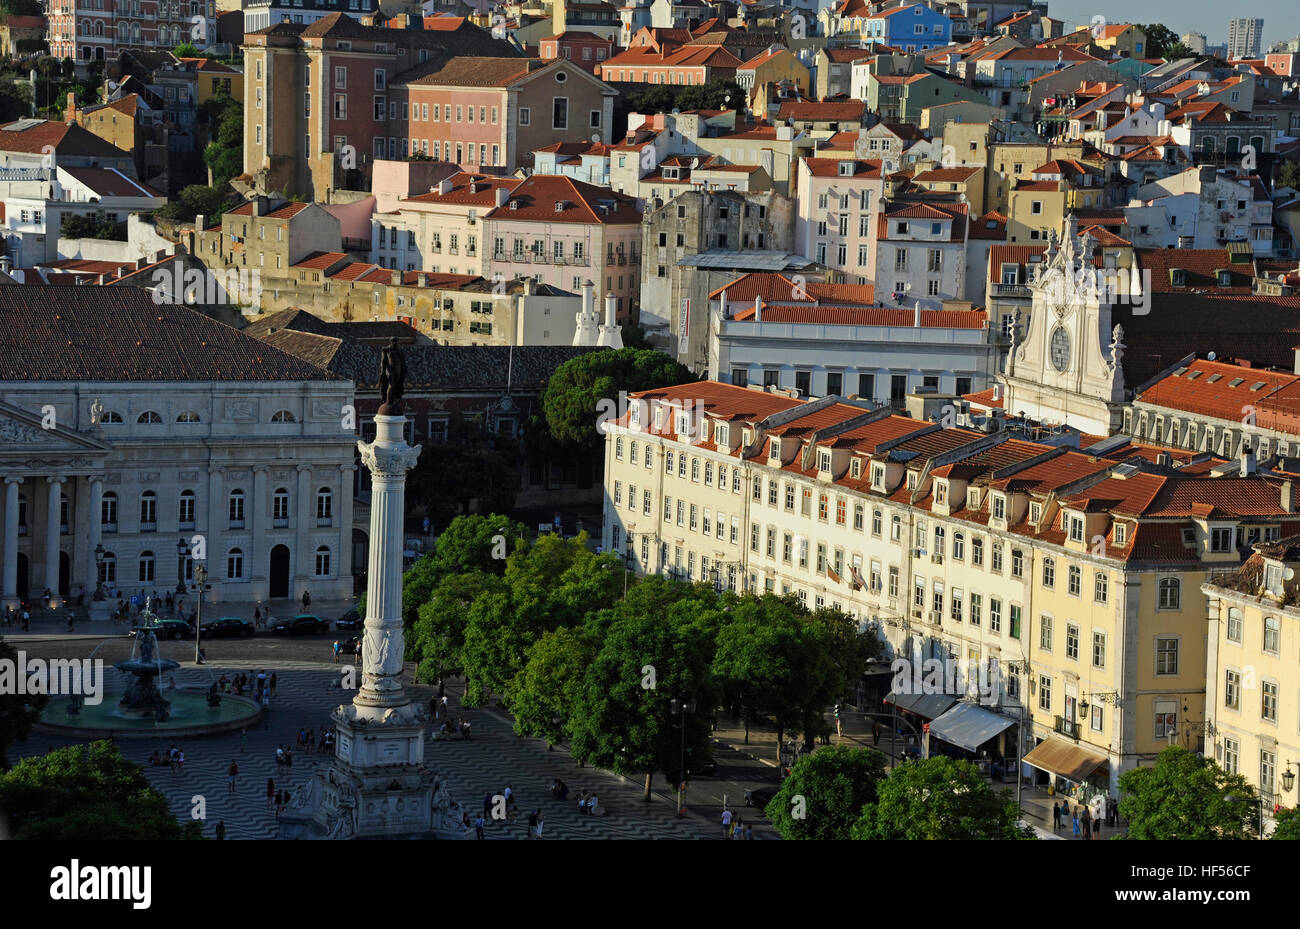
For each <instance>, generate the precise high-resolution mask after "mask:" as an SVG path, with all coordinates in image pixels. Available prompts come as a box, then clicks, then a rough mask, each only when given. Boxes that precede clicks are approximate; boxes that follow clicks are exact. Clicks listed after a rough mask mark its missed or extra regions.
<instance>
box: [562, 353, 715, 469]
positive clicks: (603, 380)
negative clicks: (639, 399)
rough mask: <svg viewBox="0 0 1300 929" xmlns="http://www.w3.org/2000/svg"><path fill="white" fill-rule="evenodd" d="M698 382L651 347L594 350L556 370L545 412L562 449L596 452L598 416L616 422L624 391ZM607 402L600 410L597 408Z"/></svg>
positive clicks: (598, 439)
mask: <svg viewBox="0 0 1300 929" xmlns="http://www.w3.org/2000/svg"><path fill="white" fill-rule="evenodd" d="M694 380H696V378H695V375H693V374H692V373H691V372H690V369H689V368H686V367H685V366H683V365H680V364H678V363H677V362H676V361H674V360H673V359H672V358H671V357H670V356H668V355H665V354H664V353H662V352H656V351H651V350H649V349H638V348H624V349H619V350H618V351H614V350H613V349H609V350H606V351H602V352H590V353H588V354H586V355H580V356H578V357H577V358H571V359H569V360H568V361H566V362H565V363H564V364H562V365H560V366H559V367H558V368H556V369H555V372H554V373H553V374H552V375H551V377H550V380H549V381H547V383H546V389H545V390H544V391H543V392H542V409H543V411H544V412H545V415H546V425H547V427H548V428H549V430H550V433H551V436H552V437H553V438H554V439H555V441H556V442H557V443H558V444H560V445H561V446H565V447H568V448H572V449H581V450H584V451H589V452H596V451H597V450H599V449H600V448H602V446H603V442H604V439H603V437H602V436H601V434H600V432H599V430H598V429H597V427H596V424H597V416H598V415H600V414H602V413H606V414H608V415H609V416H610V418H612V417H613V416H617V415H618V414H619V413H620V412H621V411H619V410H618V409H617V406H618V403H619V394H620V392H622V391H625V392H627V393H629V394H630V393H635V392H636V391H641V390H650V389H652V388H655V387H667V386H670V385H673V384H682V383H686V382H689V381H694ZM601 401H604V402H605V403H604V405H603V406H601V407H600V409H599V410H598V408H597V406H598V404H600V403H601Z"/></svg>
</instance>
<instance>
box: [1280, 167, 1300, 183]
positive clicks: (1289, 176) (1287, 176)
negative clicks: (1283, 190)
mask: <svg viewBox="0 0 1300 929" xmlns="http://www.w3.org/2000/svg"><path fill="white" fill-rule="evenodd" d="M1278 183H1279V184H1280V185H1281V186H1282V187H1293V188H1295V189H1296V190H1300V161H1284V162H1282V169H1281V171H1280V172H1279V174H1278Z"/></svg>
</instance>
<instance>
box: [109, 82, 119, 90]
mask: <svg viewBox="0 0 1300 929" xmlns="http://www.w3.org/2000/svg"><path fill="white" fill-rule="evenodd" d="M115 90H117V81H109V82H108V92H109V93H112V92H113V91H115Z"/></svg>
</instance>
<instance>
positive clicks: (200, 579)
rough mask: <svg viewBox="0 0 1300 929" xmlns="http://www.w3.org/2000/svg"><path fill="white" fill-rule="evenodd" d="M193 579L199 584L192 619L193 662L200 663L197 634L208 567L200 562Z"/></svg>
mask: <svg viewBox="0 0 1300 929" xmlns="http://www.w3.org/2000/svg"><path fill="white" fill-rule="evenodd" d="M194 580H195V582H196V583H197V584H198V585H199V611H198V616H197V618H196V619H195V620H194V663H195V664H202V663H203V659H202V658H201V657H200V656H199V635H200V631H201V630H202V629H203V591H204V589H205V588H206V587H207V583H208V569H207V568H205V567H204V566H203V563H202V562H199V564H197V565H196V566H195V567H194Z"/></svg>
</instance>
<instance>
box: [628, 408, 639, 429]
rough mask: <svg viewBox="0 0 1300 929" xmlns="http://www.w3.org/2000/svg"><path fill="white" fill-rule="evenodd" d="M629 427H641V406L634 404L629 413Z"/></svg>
mask: <svg viewBox="0 0 1300 929" xmlns="http://www.w3.org/2000/svg"><path fill="white" fill-rule="evenodd" d="M627 421H628V425H630V426H632V427H633V428H635V427H638V426H640V425H641V404H639V403H633V404H632V406H631V407H630V408H629V409H628V411H627Z"/></svg>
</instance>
